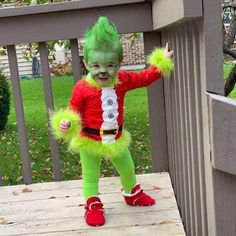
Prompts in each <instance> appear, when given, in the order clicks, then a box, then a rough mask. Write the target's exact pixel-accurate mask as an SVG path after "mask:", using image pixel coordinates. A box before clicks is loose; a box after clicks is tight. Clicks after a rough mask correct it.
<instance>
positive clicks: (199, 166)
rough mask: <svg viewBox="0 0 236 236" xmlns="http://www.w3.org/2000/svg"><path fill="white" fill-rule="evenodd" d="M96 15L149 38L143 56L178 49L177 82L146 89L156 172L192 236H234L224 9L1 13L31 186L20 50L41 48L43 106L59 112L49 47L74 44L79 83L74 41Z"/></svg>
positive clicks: (162, 1) (83, 4) (106, 6)
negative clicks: (166, 177) (169, 186)
mask: <svg viewBox="0 0 236 236" xmlns="http://www.w3.org/2000/svg"><path fill="white" fill-rule="evenodd" d="M99 15H106V16H107V17H109V18H110V19H111V20H112V21H113V22H114V23H115V25H116V26H117V28H118V30H119V32H121V33H129V32H143V33H144V45H145V53H146V54H147V53H148V52H149V51H150V50H151V49H152V48H153V47H154V46H160V45H165V43H166V42H167V41H170V42H171V45H172V47H173V49H174V63H175V69H174V73H173V75H172V78H170V79H164V80H162V81H157V82H156V83H154V84H153V85H152V86H151V87H150V88H149V89H148V97H149V115H150V132H151V142H152V158H153V171H155V172H156V171H163V170H165V171H169V172H170V174H171V179H172V183H173V186H174V189H175V193H176V197H177V201H178V205H179V208H180V212H181V216H182V218H183V222H184V225H185V229H186V232H187V235H196V236H199V235H201V236H204V235H210V236H217V235H235V234H236V227H235V225H236V214H235V212H236V211H235V210H236V209H235V208H236V207H235V204H234V201H235V199H236V188H235V185H236V177H235V174H236V161H235V158H234V156H235V151H236V143H235V141H234V140H235V136H236V134H235V131H234V127H235V126H236V123H235V120H234V117H235V113H236V102H235V101H231V100H230V99H227V98H223V97H222V95H223V74H222V71H223V70H222V42H221V40H222V37H221V7H220V1H219V0H218V1H215V0H202V1H194V0H176V1H175V4H173V1H171V0H154V1H144V0H136V1H135V0H119V1H111V0H107V1H90V0H86V1H83V0H82V1H78V2H69V3H65V4H55V5H48V6H35V7H31V8H22V9H5V10H4V11H3V10H0V28H1V31H2V34H1V35H0V45H7V50H8V57H9V61H10V72H11V79H12V84H13V93H14V100H15V107H16V114H17V123H18V130H19V136H20V144H21V156H22V160H23V173H24V180H25V182H26V183H31V182H32V174H31V168H30V161H29V159H30V158H29V153H28V143H27V136H26V128H25V122H24V113H23V109H22V106H23V104H22V99H21V92H20V86H19V80H18V77H19V72H18V68H17V59H16V51H15V46H14V45H16V44H19V43H27V42H32V41H34V42H39V51H40V58H41V61H42V71H43V78H44V89H45V100H46V105H47V108H50V109H52V108H53V97H52V93H51V81H50V73H49V65H48V60H47V46H46V41H48V40H53V39H69V40H70V43H71V53H72V66H73V72H74V77H75V80H77V79H79V78H80V71H79V68H78V67H77V65H78V63H79V55H78V43H77V38H78V37H80V36H81V35H82V32H83V29H84V28H86V27H88V26H91V25H92V24H93V23H94V22H95V21H96V19H97V16H99ZM140 19H142V21H140ZM68 24H69V26H70V27H68ZM19 28H21V34H18V33H17V32H18V30H19ZM33 29H37V31H34V30H33ZM63 29H65V30H63ZM22 30H23V32H22ZM216 94H217V95H216ZM50 145H51V150H52V159H53V168H54V176H55V180H60V179H61V173H60V162H59V159H58V147H57V143H56V141H55V140H54V139H53V138H52V137H51V139H50Z"/></svg>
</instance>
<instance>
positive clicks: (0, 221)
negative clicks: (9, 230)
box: [0, 218, 14, 225]
mask: <svg viewBox="0 0 236 236" xmlns="http://www.w3.org/2000/svg"><path fill="white" fill-rule="evenodd" d="M13 223H14V222H13V221H10V220H8V219H4V218H1V219H0V225H10V224H13Z"/></svg>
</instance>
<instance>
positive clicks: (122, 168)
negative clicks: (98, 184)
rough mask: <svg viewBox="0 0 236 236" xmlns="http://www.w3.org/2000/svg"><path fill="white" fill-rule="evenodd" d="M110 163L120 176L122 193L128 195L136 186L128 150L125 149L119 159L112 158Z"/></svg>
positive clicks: (132, 164)
mask: <svg viewBox="0 0 236 236" xmlns="http://www.w3.org/2000/svg"><path fill="white" fill-rule="evenodd" d="M111 162H112V164H113V165H114V166H115V168H116V170H117V171H118V173H119V175H120V180H121V184H122V186H123V188H124V192H125V193H130V191H131V189H132V188H133V187H134V186H135V185H136V176H135V169H134V163H133V160H132V157H131V155H130V152H129V149H128V148H127V150H125V152H124V153H122V156H121V157H117V158H114V159H113V160H112V161H111Z"/></svg>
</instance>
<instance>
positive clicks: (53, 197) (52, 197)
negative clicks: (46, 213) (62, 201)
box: [48, 196, 56, 199]
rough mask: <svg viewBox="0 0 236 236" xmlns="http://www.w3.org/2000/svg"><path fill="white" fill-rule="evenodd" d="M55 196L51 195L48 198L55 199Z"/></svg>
mask: <svg viewBox="0 0 236 236" xmlns="http://www.w3.org/2000/svg"><path fill="white" fill-rule="evenodd" d="M55 198H56V197H55V196H51V197H49V198H48V199H55Z"/></svg>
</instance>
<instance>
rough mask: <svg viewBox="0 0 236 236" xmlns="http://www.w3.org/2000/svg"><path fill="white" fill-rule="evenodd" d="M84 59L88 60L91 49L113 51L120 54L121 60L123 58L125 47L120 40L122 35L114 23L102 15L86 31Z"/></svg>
mask: <svg viewBox="0 0 236 236" xmlns="http://www.w3.org/2000/svg"><path fill="white" fill-rule="evenodd" d="M84 38H85V44H84V60H85V61H86V62H88V54H89V52H90V51H94V50H100V51H108V50H109V51H113V52H115V53H117V54H118V56H119V61H120V62H121V61H122V59H123V49H122V45H121V42H120V36H119V34H118V32H117V30H116V28H115V26H114V25H113V24H110V22H109V20H108V19H107V18H106V17H104V16H101V17H99V19H98V20H97V22H96V23H95V25H94V26H93V27H92V28H91V29H90V30H89V31H87V32H86V33H85V35H84Z"/></svg>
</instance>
